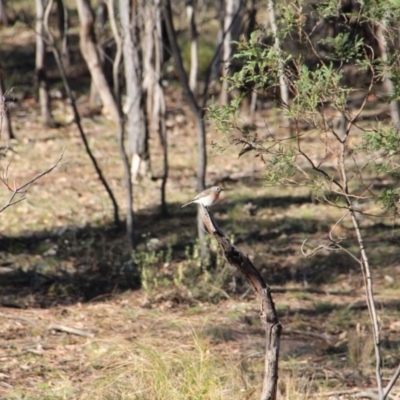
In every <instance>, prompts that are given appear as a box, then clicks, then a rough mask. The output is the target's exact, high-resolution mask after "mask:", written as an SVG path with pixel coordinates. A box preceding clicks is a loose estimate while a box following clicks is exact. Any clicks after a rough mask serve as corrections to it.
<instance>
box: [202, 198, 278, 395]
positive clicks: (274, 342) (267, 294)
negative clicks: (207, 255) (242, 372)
mask: <svg viewBox="0 0 400 400" xmlns="http://www.w3.org/2000/svg"><path fill="white" fill-rule="evenodd" d="M199 210H200V216H201V218H202V220H203V222H204V225H205V226H206V227H207V230H208V232H209V233H210V234H211V235H212V236H214V238H215V240H216V241H217V242H218V244H219V245H220V246H221V248H222V249H223V250H224V255H225V258H226V260H227V261H228V262H229V264H231V265H232V266H234V267H236V268H237V269H238V270H239V271H240V272H241V273H242V274H243V275H244V277H245V278H246V280H247V281H248V282H249V283H250V285H251V286H252V287H253V289H254V291H255V292H256V294H257V296H258V298H259V300H260V319H261V324H262V325H263V326H264V329H265V336H266V344H265V370H264V382H263V389H262V394H261V400H275V399H276V393H277V383H278V361H279V345H280V336H281V331H282V326H281V324H280V323H279V320H278V315H277V313H276V310H275V304H274V302H273V299H272V296H271V289H270V288H269V287H268V286H267V284H266V283H265V281H264V279H263V277H262V276H261V275H260V273H259V272H258V270H257V269H256V267H255V266H254V265H253V263H252V262H251V261H250V259H249V258H248V257H247V256H246V255H244V254H243V253H242V252H241V251H240V250H239V249H237V248H236V247H235V246H234V245H233V244H232V243H231V242H230V240H229V239H228V238H227V237H226V235H225V234H224V233H223V232H222V230H221V229H220V228H219V227H218V225H217V223H216V221H215V219H214V218H213V216H212V215H211V213H210V211H209V210H208V209H207V208H206V207H204V206H202V205H201V204H199Z"/></svg>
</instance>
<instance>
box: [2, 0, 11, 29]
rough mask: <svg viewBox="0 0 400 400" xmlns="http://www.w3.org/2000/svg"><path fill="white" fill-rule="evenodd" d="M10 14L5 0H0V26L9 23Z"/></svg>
mask: <svg viewBox="0 0 400 400" xmlns="http://www.w3.org/2000/svg"><path fill="white" fill-rule="evenodd" d="M8 22H9V21H8V15H7V9H6V4H5V2H4V0H0V26H7V25H8Z"/></svg>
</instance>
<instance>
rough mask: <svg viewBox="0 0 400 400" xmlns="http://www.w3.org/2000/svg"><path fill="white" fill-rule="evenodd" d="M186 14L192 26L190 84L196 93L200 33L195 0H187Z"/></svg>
mask: <svg viewBox="0 0 400 400" xmlns="http://www.w3.org/2000/svg"><path fill="white" fill-rule="evenodd" d="M186 15H187V19H188V22H189V26H190V73H189V86H190V89H191V91H192V92H193V94H194V95H196V93H197V71H198V65H199V61H198V54H197V48H198V39H197V38H198V33H197V27H196V20H195V10H194V1H193V0H187V2H186Z"/></svg>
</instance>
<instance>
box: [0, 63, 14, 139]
mask: <svg viewBox="0 0 400 400" xmlns="http://www.w3.org/2000/svg"><path fill="white" fill-rule="evenodd" d="M13 138H14V134H13V131H12V127H11V120H10V113H9V112H8V107H7V102H6V94H5V90H4V79H3V69H2V68H1V67H0V139H3V140H10V139H13Z"/></svg>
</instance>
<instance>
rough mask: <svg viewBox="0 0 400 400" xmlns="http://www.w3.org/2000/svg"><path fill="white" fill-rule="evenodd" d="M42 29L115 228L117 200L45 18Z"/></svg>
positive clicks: (117, 218)
mask: <svg viewBox="0 0 400 400" xmlns="http://www.w3.org/2000/svg"><path fill="white" fill-rule="evenodd" d="M52 4H53V0H49V3H48V5H47V8H46V15H47V16H48V13H47V11H48V10H50V9H51V6H52ZM44 27H45V29H46V33H47V37H48V40H49V44H50V46H51V50H52V52H53V55H54V58H55V60H56V63H57V66H58V69H59V71H60V75H61V79H62V81H63V84H64V88H65V91H66V93H67V96H68V98H69V100H70V102H71V106H72V111H73V114H74V121H75V123H76V126H77V128H78V131H79V134H80V136H81V139H82V142H83V144H84V146H85V150H86V153H87V154H88V156H89V158H90V160H91V161H92V164H93V167H94V169H95V171H96V173H97V176H98V178H99V180H100V182H101V183H102V185H103V187H104V189H105V190H106V192H107V194H108V196H109V198H110V200H111V203H112V205H113V211H114V223H115V224H116V225H117V226H119V224H120V220H119V207H118V203H117V200H116V199H115V196H114V193H113V191H112V190H111V187H110V186H109V185H108V183H107V180H106V178H105V177H104V175H103V171H102V170H101V168H100V166H99V164H98V163H97V160H96V157H95V156H94V155H93V152H92V150H91V149H90V146H89V142H88V140H87V137H86V134H85V131H84V130H83V127H82V124H81V117H80V115H79V112H78V108H77V106H76V103H75V98H74V96H73V94H72V90H71V87H70V85H69V83H68V79H67V75H66V73H65V69H64V66H63V63H62V60H61V56H60V53H59V51H58V49H57V47H56V44H55V40H54V37H53V36H52V34H51V31H50V28H49V24H48V18H45V21H44Z"/></svg>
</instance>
